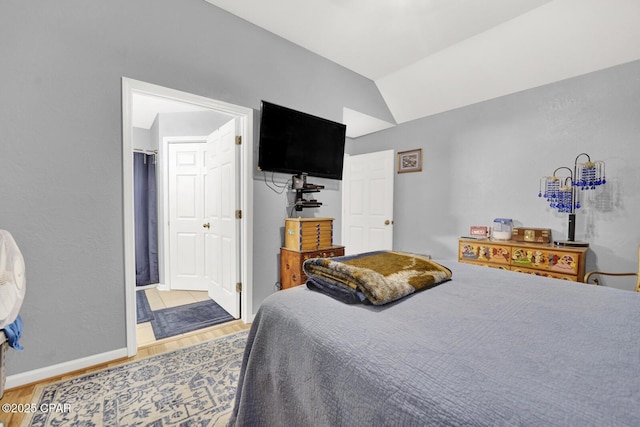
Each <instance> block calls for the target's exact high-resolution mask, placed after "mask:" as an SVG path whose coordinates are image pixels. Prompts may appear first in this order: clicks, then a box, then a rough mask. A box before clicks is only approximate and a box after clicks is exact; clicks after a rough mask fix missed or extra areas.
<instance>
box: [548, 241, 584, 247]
mask: <svg viewBox="0 0 640 427" xmlns="http://www.w3.org/2000/svg"><path fill="white" fill-rule="evenodd" d="M553 244H554V245H556V246H569V247H572V248H588V247H589V243H587V242H579V241H577V242H576V241H573V240H554V241H553Z"/></svg>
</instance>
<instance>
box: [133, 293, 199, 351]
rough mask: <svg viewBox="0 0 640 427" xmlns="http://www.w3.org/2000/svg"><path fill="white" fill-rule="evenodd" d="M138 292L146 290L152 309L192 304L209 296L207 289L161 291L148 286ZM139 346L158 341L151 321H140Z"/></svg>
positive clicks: (138, 327) (138, 329)
mask: <svg viewBox="0 0 640 427" xmlns="http://www.w3.org/2000/svg"><path fill="white" fill-rule="evenodd" d="M136 292H145V293H146V294H147V299H148V300H149V306H150V307H151V310H160V309H163V308H169V307H177V306H179V305H186V304H191V303H194V302H198V301H205V300H207V299H208V298H209V296H208V295H207V292H206V291H159V290H158V289H156V288H148V289H145V290H139V291H136ZM137 333H138V347H142V346H145V345H148V344H151V343H154V342H155V341H156V337H155V335H154V334H153V329H152V328H151V322H146V323H139V324H138V326H137Z"/></svg>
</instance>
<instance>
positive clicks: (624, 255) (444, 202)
mask: <svg viewBox="0 0 640 427" xmlns="http://www.w3.org/2000/svg"><path fill="white" fill-rule="evenodd" d="M638 76H640V62H632V63H629V64H625V65H621V66H617V67H614V68H610V69H606V70H603V71H599V72H595V73H591V74H588V75H584V76H580V77H576V78H572V79H569V80H565V81H561V82H558V83H555V84H551V85H547V86H543V87H539V88H535V89H531V90H527V91H524V92H520V93H516V94H513V95H509V96H504V97H501V98H498V99H494V100H490V101H486V102H482V103H479V104H475V105H472V106H469V107H465V108H460V109H457V110H453V111H449V112H446V113H442V114H438V115H435V116H431V117H427V118H424V119H421V120H415V121H413V122H409V123H405V124H402V125H400V126H397V127H395V128H392V129H389V130H386V131H382V132H378V133H376V134H372V135H368V136H364V137H361V138H358V139H355V140H353V141H349V142H348V150H349V152H350V153H351V154H360V153H365V152H373V151H379V150H385V149H389V148H395V149H396V150H397V151H402V150H409V149H414V148H422V149H423V155H424V165H423V171H422V172H420V173H407V174H399V175H396V179H395V204H394V211H395V214H394V219H395V225H394V247H395V248H396V249H398V250H408V251H419V252H423V251H427V252H428V253H431V254H432V255H433V256H434V257H435V258H439V259H448V260H451V259H456V256H457V252H456V251H457V238H458V237H460V236H463V235H468V233H469V226H470V225H492V222H493V219H494V218H497V217H506V218H512V219H513V220H514V222H515V224H516V226H527V227H542V228H551V229H552V233H553V236H554V238H555V239H566V233H567V216H566V215H561V214H557V213H554V212H552V211H551V209H550V208H548V207H547V205H546V204H545V202H544V200H543V199H539V198H538V197H537V194H538V188H539V179H540V178H541V177H543V176H547V175H551V174H552V173H553V171H554V170H555V169H556V168H557V167H560V166H568V167H570V168H571V169H573V166H574V161H575V158H576V156H577V155H578V154H580V153H582V152H586V153H588V154H589V155H590V156H591V159H592V160H604V161H605V163H606V172H607V175H606V177H607V181H608V183H607V185H606V186H605V187H603V188H602V189H600V190H597V191H595V193H594V194H591V197H590V198H589V200H587V201H586V202H585V203H584V204H585V207H584V208H582V209H580V210H578V213H577V221H576V239H577V240H583V241H586V242H589V243H590V251H589V254H588V262H587V269H588V270H597V269H601V270H605V271H627V272H633V271H637V268H638V266H637V263H638V258H637V248H638V244H640V216H638V214H637V213H638V212H639V211H640V192H638V188H640V167H639V160H640V148H639V147H640V145H638V143H639V135H640V78H639V77H638ZM582 159H584V158H582ZM634 281H635V279H634V278H631V279H629V278H627V279H621V280H613V279H608V280H606V283H607V284H608V285H609V286H615V287H619V288H623V289H632V288H633V284H634V283H635V282H634Z"/></svg>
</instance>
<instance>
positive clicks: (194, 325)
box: [151, 300, 235, 340]
mask: <svg viewBox="0 0 640 427" xmlns="http://www.w3.org/2000/svg"><path fill="white" fill-rule="evenodd" d="M231 320H235V319H234V317H233V316H231V315H230V314H229V313H227V312H226V311H225V310H224V309H223V308H222V307H220V306H219V305H218V304H216V303H215V302H214V301H213V300H207V301H200V302H194V303H192V304H187V305H181V306H179V307H171V308H163V309H161V310H156V311H154V312H153V319H152V320H151V327H152V328H153V334H154V335H155V336H156V339H158V340H159V339H162V338H167V337H172V336H174V335H180V334H184V333H186V332H191V331H195V330H198V329H202V328H206V327H209V326H213V325H217V324H219V323H224V322H229V321H231Z"/></svg>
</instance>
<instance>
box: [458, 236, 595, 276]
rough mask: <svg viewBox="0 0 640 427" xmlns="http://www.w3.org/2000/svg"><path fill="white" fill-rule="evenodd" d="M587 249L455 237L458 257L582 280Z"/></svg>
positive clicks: (462, 260) (515, 269)
mask: <svg viewBox="0 0 640 427" xmlns="http://www.w3.org/2000/svg"><path fill="white" fill-rule="evenodd" d="M588 249H589V248H584V247H564V246H555V245H553V244H551V243H525V242H516V241H511V240H509V241H496V240H475V239H464V238H463V239H459V240H458V261H459V262H466V263H469V264H475V265H482V266H486V267H494V268H502V269H505V270H511V271H518V272H520V273H529V274H536V275H538V276H545V277H553V278H555V279H564V280H572V281H575V282H582V281H583V280H584V271H585V265H586V258H587V250H588Z"/></svg>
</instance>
